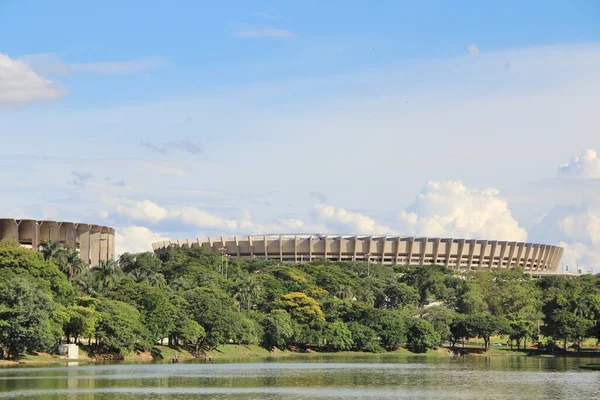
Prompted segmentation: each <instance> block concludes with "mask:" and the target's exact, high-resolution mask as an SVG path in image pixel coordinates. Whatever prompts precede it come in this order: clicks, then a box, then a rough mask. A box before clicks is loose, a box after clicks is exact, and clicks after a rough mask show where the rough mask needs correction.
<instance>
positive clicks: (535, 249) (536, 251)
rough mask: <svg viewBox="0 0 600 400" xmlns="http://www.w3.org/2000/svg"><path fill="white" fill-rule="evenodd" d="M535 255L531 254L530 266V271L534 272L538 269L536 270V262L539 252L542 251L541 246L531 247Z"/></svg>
mask: <svg viewBox="0 0 600 400" xmlns="http://www.w3.org/2000/svg"><path fill="white" fill-rule="evenodd" d="M531 248H532V250H533V253H532V254H531V264H530V267H529V268H530V269H531V270H532V271H534V270H536V269H537V268H534V265H535V262H536V260H537V257H538V254H539V251H540V245H539V244H534V245H533V246H531Z"/></svg>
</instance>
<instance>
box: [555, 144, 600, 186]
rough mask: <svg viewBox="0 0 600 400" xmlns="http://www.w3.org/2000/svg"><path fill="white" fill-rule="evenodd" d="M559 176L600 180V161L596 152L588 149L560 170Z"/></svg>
mask: <svg viewBox="0 0 600 400" xmlns="http://www.w3.org/2000/svg"><path fill="white" fill-rule="evenodd" d="M558 174H559V175H561V176H565V177H567V178H582V179H600V159H598V155H597V153H596V150H592V149H587V150H584V151H582V152H581V153H580V154H578V155H576V156H574V157H573V158H571V161H569V162H568V163H566V164H563V165H561V166H560V167H559V168H558Z"/></svg>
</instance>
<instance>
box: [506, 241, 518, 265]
mask: <svg viewBox="0 0 600 400" xmlns="http://www.w3.org/2000/svg"><path fill="white" fill-rule="evenodd" d="M508 246H509V247H510V250H508V260H507V261H506V267H507V268H510V267H512V265H513V256H514V255H515V249H516V247H517V242H510V243H509V244H508Z"/></svg>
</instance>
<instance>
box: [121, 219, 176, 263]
mask: <svg viewBox="0 0 600 400" xmlns="http://www.w3.org/2000/svg"><path fill="white" fill-rule="evenodd" d="M116 234H117V236H116V240H115V246H116V249H115V253H116V255H117V256H119V255H120V254H123V253H126V252H128V253H140V252H144V251H152V243H154V242H161V241H164V240H169V238H168V237H166V236H164V235H162V234H160V233H156V232H152V231H151V230H150V229H148V228H146V227H144V226H138V225H131V226H127V227H124V228H118V229H117V230H116Z"/></svg>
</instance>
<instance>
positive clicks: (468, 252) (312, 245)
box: [152, 234, 564, 271]
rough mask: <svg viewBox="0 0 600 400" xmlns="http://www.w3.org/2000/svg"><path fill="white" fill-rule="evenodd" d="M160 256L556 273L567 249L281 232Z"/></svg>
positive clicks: (209, 241)
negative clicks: (208, 254)
mask: <svg viewBox="0 0 600 400" xmlns="http://www.w3.org/2000/svg"><path fill="white" fill-rule="evenodd" d="M152 247H153V249H154V251H155V252H156V253H158V254H160V253H161V252H164V251H166V249H168V248H169V247H184V248H191V247H206V248H210V249H213V250H214V251H216V252H220V253H221V254H223V255H226V256H229V257H238V258H264V259H268V260H280V261H286V262H308V261H314V260H318V259H325V260H331V261H370V262H377V263H381V264H386V265H396V264H401V265H407V264H410V265H424V264H441V265H444V266H446V267H447V268H451V269H472V268H509V267H521V268H524V269H525V270H527V271H557V269H558V265H559V263H560V260H561V258H562V254H563V251H564V249H563V248H562V247H559V246H552V245H546V244H537V243H524V242H511V241H498V240H480V239H452V238H426V237H399V236H393V237H392V236H366V235H332V234H327V235H318V234H285V235H284V234H282V235H254V236H234V237H216V238H204V239H186V240H176V241H164V242H157V243H153V244H152Z"/></svg>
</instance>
